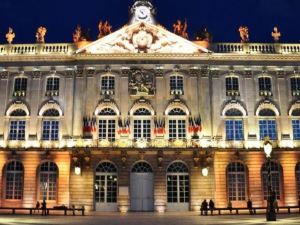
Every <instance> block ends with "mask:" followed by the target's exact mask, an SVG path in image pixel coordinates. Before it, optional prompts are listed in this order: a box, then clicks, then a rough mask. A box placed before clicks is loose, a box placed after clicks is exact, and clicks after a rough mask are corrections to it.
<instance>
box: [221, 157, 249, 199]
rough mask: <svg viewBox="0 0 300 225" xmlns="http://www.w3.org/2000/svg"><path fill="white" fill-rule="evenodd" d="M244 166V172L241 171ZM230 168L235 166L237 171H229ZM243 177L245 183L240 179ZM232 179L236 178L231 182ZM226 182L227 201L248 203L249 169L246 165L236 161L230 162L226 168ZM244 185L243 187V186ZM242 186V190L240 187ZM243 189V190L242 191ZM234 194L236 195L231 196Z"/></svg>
mask: <svg viewBox="0 0 300 225" xmlns="http://www.w3.org/2000/svg"><path fill="white" fill-rule="evenodd" d="M240 165H242V167H243V171H239V168H241V167H239V166H240ZM230 166H234V167H233V168H234V170H235V171H229V169H230ZM242 176H243V179H244V180H243V181H244V182H243V183H242V182H241V181H240V178H241V177H242ZM231 177H234V178H233V179H232V180H230V178H231ZM226 181H227V199H228V201H246V198H247V196H248V168H247V166H246V165H245V164H244V163H241V162H238V161H235V162H230V163H229V164H228V165H227V167H226ZM231 182H233V184H234V185H232V186H233V188H232V190H230V188H231V185H230V183H231ZM241 184H242V185H241ZM240 186H242V188H241V187H240ZM242 189H243V190H242ZM231 191H232V193H234V194H235V196H234V195H231ZM243 194H244V195H243Z"/></svg>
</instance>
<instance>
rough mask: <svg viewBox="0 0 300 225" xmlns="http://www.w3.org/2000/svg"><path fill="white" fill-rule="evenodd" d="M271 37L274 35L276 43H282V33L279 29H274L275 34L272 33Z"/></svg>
mask: <svg viewBox="0 0 300 225" xmlns="http://www.w3.org/2000/svg"><path fill="white" fill-rule="evenodd" d="M271 35H272V37H273V40H274V42H275V43H278V42H279V41H280V38H281V33H280V31H279V29H278V27H274V28H273V32H272V33H271Z"/></svg>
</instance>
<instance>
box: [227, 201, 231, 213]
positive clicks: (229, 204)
mask: <svg viewBox="0 0 300 225" xmlns="http://www.w3.org/2000/svg"><path fill="white" fill-rule="evenodd" d="M227 209H229V212H230V214H231V213H232V202H231V200H229V202H228V205H227Z"/></svg>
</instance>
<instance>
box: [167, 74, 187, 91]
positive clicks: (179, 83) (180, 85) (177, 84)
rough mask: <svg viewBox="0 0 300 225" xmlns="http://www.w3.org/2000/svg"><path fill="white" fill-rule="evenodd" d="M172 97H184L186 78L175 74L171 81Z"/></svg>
mask: <svg viewBox="0 0 300 225" xmlns="http://www.w3.org/2000/svg"><path fill="white" fill-rule="evenodd" d="M169 88H170V95H184V76H183V75H179V74H173V75H171V76H170V81H169Z"/></svg>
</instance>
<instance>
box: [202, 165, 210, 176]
mask: <svg viewBox="0 0 300 225" xmlns="http://www.w3.org/2000/svg"><path fill="white" fill-rule="evenodd" d="M208 172H209V171H208V167H204V168H203V169H202V176H204V177H207V176H208Z"/></svg>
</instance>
